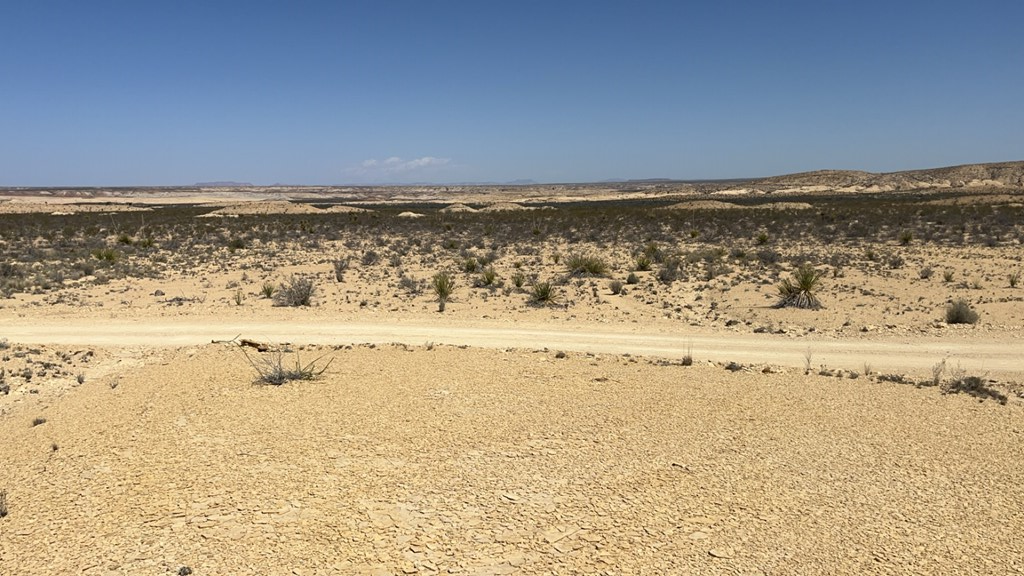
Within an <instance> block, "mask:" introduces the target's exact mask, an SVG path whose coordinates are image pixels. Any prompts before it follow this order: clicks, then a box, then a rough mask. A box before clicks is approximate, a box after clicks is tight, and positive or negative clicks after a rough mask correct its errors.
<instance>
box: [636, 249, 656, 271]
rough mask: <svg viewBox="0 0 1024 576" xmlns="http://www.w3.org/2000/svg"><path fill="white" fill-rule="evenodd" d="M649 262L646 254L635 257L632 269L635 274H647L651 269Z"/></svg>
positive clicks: (649, 258)
mask: <svg viewBox="0 0 1024 576" xmlns="http://www.w3.org/2000/svg"><path fill="white" fill-rule="evenodd" d="M651 262H652V261H651V257H650V256H648V255H647V254H646V253H644V254H640V255H639V256H637V257H636V261H635V262H634V268H635V269H636V271H637V272H648V271H649V270H650V269H651Z"/></svg>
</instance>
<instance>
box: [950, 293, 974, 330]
mask: <svg viewBox="0 0 1024 576" xmlns="http://www.w3.org/2000/svg"><path fill="white" fill-rule="evenodd" d="M977 321H978V313H977V312H975V311H974V309H973V308H971V305H970V304H968V303H967V301H966V300H964V299H963V298H961V299H958V300H956V301H954V302H950V303H949V304H948V305H947V306H946V323H947V324H974V323H976V322H977Z"/></svg>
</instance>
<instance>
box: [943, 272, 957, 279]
mask: <svg viewBox="0 0 1024 576" xmlns="http://www.w3.org/2000/svg"><path fill="white" fill-rule="evenodd" d="M955 274H956V273H955V272H954V271H952V270H943V271H942V281H943V282H952V281H953V276H954V275H955Z"/></svg>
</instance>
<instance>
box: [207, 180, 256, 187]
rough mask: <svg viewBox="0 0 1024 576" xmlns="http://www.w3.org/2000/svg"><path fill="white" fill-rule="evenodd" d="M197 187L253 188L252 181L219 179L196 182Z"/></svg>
mask: <svg viewBox="0 0 1024 576" xmlns="http://www.w3.org/2000/svg"><path fill="white" fill-rule="evenodd" d="M195 185H196V187H197V188H252V186H253V185H252V183H251V182H233V181H231V180H218V181H215V182H196V184H195Z"/></svg>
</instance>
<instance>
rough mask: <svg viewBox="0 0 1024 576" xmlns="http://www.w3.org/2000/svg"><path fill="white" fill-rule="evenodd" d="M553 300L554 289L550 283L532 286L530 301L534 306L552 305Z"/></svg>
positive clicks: (539, 283)
mask: <svg viewBox="0 0 1024 576" xmlns="http://www.w3.org/2000/svg"><path fill="white" fill-rule="evenodd" d="M555 300H556V294H555V287H554V285H553V284H551V282H537V283H536V284H534V285H533V290H532V291H531V292H530V301H532V302H533V303H535V304H553V303H554V302H555Z"/></svg>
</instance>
